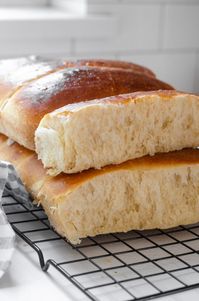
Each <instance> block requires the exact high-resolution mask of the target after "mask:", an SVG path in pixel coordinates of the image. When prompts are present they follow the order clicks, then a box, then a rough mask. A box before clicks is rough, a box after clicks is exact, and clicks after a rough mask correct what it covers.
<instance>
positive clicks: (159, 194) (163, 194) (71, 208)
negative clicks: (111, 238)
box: [0, 135, 199, 243]
mask: <svg viewBox="0 0 199 301" xmlns="http://www.w3.org/2000/svg"><path fill="white" fill-rule="evenodd" d="M0 159H1V160H7V161H9V162H11V163H13V164H14V166H15V168H16V169H17V171H18V173H19V175H20V177H21V179H22V181H23V183H24V184H25V186H26V188H27V189H28V191H29V192H30V193H31V194H32V196H33V198H34V199H35V200H36V201H37V202H38V203H41V205H42V206H43V208H44V210H45V212H46V213H47V215H48V217H49V220H50V222H51V224H52V225H53V227H54V228H55V229H56V231H57V232H58V233H60V234H61V235H62V236H64V237H66V238H67V239H68V240H70V241H71V242H72V243H79V242H80V239H81V238H83V237H87V236H94V235H97V234H103V233H110V232H126V231H129V230H132V229H152V228H169V227H175V226H178V225H181V224H189V223H195V222H198V221H199V150H198V149H185V150H181V151H177V152H171V153H166V154H157V155H155V156H153V157H149V156H146V157H143V158H139V159H135V160H131V161H128V162H125V163H122V164H120V165H114V166H107V167H104V168H102V169H101V170H88V171H84V172H82V173H79V174H71V175H66V174H60V175H58V176H56V177H51V176H49V175H47V174H46V172H45V169H44V168H43V166H42V164H41V162H40V161H39V160H37V157H36V154H35V153H34V152H32V151H29V150H27V149H25V148H23V147H22V146H19V145H18V144H17V143H10V141H9V140H7V138H6V137H5V136H3V135H0Z"/></svg>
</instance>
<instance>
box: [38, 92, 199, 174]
mask: <svg viewBox="0 0 199 301" xmlns="http://www.w3.org/2000/svg"><path fill="white" fill-rule="evenodd" d="M65 110H67V107H65ZM63 111H64V109H63ZM55 112H56V111H55ZM48 116H49V115H47V116H46V117H44V119H43V120H42V121H41V123H40V126H39V128H38V129H37V131H36V150H37V152H38V154H39V157H40V158H41V159H42V161H43V163H44V166H45V167H47V168H50V172H51V174H56V173H59V172H60V171H64V172H66V173H74V172H78V171H82V170H84V169H88V168H90V167H94V168H100V167H102V166H105V165H108V164H118V163H121V162H124V161H126V160H129V159H133V158H137V157H141V156H144V155H146V154H150V155H154V154H155V153H157V152H168V151H172V150H180V149H182V148H185V147H195V146H198V145H199V118H198V116H199V101H198V98H197V97H194V96H190V95H189V99H187V97H186V95H185V96H184V95H182V96H180V95H179V96H175V97H173V98H172V100H167V99H163V100H162V99H161V98H160V97H159V96H155V97H148V98H147V97H145V98H143V99H142V98H140V99H139V100H138V101H137V102H136V103H134V102H131V101H129V102H126V103H125V104H116V103H96V104H95V103H93V104H92V103H91V104H89V103H87V104H85V106H80V108H79V109H77V108H76V109H75V110H74V112H72V113H70V114H68V115H67V114H65V116H64V115H62V114H60V113H58V114H56V113H53V114H52V115H51V114H50V118H49V117H48ZM60 128H61V129H60ZM52 129H53V130H54V131H55V132H56V133H55V132H54V134H53V136H54V137H55V136H56V138H55V139H52ZM55 143H57V145H55ZM60 152H61V153H62V154H63V155H61V156H60V155H59V153H60Z"/></svg>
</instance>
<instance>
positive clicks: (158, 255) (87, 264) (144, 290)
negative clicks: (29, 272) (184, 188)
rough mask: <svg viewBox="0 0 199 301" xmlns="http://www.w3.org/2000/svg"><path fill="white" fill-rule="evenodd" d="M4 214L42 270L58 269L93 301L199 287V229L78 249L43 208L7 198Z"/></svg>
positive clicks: (110, 238) (90, 241)
mask: <svg viewBox="0 0 199 301" xmlns="http://www.w3.org/2000/svg"><path fill="white" fill-rule="evenodd" d="M4 210H5V212H6V213H7V216H8V219H9V221H10V223H11V225H12V227H13V229H14V231H15V232H16V233H17V234H18V235H19V236H20V237H21V238H22V239H23V240H24V241H25V242H26V243H27V244H28V245H30V246H31V247H32V248H33V249H34V250H35V251H36V252H37V254H38V258H39V263H40V266H41V268H42V270H43V271H47V270H48V268H49V266H50V265H52V266H53V267H54V268H56V269H57V270H58V271H59V272H60V273H62V274H63V275H64V276H65V277H66V278H67V279H68V280H69V281H71V282H72V283H73V284H74V285H75V286H76V287H78V288H79V289H80V290H81V291H82V292H83V293H84V294H85V295H86V296H87V297H88V298H89V299H91V300H104V296H106V300H107V298H109V297H110V300H111V298H115V299H116V300H149V299H153V298H157V297H160V296H165V295H169V294H173V293H178V292H181V291H185V290H188V289H192V288H196V287H199V254H198V250H199V224H195V225H189V226H185V227H183V226H180V227H178V228H175V229H174V228H173V229H169V230H153V231H131V232H128V233H122V234H121V233H116V234H110V235H101V236H97V237H94V238H87V239H84V240H83V242H82V243H81V244H80V245H78V246H73V245H71V244H70V243H69V242H67V241H66V240H65V239H63V238H62V237H60V236H59V235H58V234H57V233H56V232H55V231H54V230H53V229H52V228H51V227H50V225H49V222H48V219H47V216H46V215H45V213H44V211H43V210H42V208H41V207H36V206H35V207H32V208H29V206H28V205H26V204H21V203H19V202H18V201H17V200H16V199H15V198H13V197H11V196H4ZM107 296H108V297H107Z"/></svg>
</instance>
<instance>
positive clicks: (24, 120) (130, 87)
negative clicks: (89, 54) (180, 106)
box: [1, 67, 172, 149]
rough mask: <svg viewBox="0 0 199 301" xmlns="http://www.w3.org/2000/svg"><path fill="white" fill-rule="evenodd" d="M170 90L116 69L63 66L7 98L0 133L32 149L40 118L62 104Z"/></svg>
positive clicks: (157, 83) (149, 79)
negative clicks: (137, 92)
mask: <svg viewBox="0 0 199 301" xmlns="http://www.w3.org/2000/svg"><path fill="white" fill-rule="evenodd" d="M159 89H165V90H168V89H170V90H171V89H172V87H171V86H170V85H168V84H166V83H163V82H161V81H159V80H158V79H156V78H153V77H148V76H144V75H143V74H141V73H135V72H132V71H129V70H124V69H118V68H94V67H80V68H72V69H70V68H66V69H62V70H58V71H56V72H53V73H50V74H48V75H46V76H44V77H41V78H39V79H36V80H34V81H32V82H31V83H29V84H27V85H26V86H24V87H22V88H21V89H20V90H19V91H18V92H16V93H15V94H14V95H13V97H11V98H10V99H9V100H8V101H7V102H6V104H4V107H3V109H2V112H1V132H2V133H4V134H5V135H7V136H9V137H10V138H12V139H15V141H17V142H19V143H20V144H22V145H24V146H26V147H27V148H30V149H34V133H35V130H36V128H37V127H38V125H39V122H40V120H41V119H42V117H43V116H44V115H45V114H47V113H49V112H51V111H53V110H55V109H57V108H60V107H62V106H64V105H67V104H71V103H78V102H80V101H87V100H91V99H95V98H102V97H106V96H112V95H117V94H122V93H128V92H134V91H150V90H159Z"/></svg>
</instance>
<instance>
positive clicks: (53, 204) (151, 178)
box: [0, 57, 199, 243]
mask: <svg viewBox="0 0 199 301" xmlns="http://www.w3.org/2000/svg"><path fill="white" fill-rule="evenodd" d="M127 93H128V94H127ZM198 116H199V97H198V96H196V95H193V94H187V93H183V92H177V91H175V90H174V89H173V88H172V87H171V86H170V85H168V84H166V83H163V82H162V81H160V80H158V79H157V78H156V76H155V74H154V73H153V72H152V71H150V70H149V69H147V68H145V67H142V66H138V65H135V64H133V63H127V62H117V61H106V60H79V61H73V62H69V61H64V60H62V61H51V60H43V59H40V58H37V57H29V58H19V59H11V60H4V61H1V62H0V133H1V135H0V142H1V143H0V159H2V160H7V161H10V162H11V163H13V164H14V166H15V167H16V169H17V171H18V173H19V175H20V177H21V179H22V181H23V183H24V184H25V186H26V188H27V189H28V191H29V192H30V193H31V195H32V197H33V199H34V200H35V201H36V202H38V203H41V205H42V206H43V208H44V209H45V211H46V213H47V215H48V217H49V219H50V222H51V224H52V225H53V226H54V228H55V229H56V231H57V232H58V233H60V234H61V235H63V236H65V237H66V238H67V239H69V240H70V241H71V242H73V243H78V242H79V241H80V239H81V238H83V237H87V236H93V235H97V234H102V233H109V232H119V231H128V230H131V229H151V228H168V227H173V226H177V225H180V224H188V223H194V222H197V221H199V150H197V149H193V148H194V147H197V146H198V145H199V118H198ZM38 159H41V160H38Z"/></svg>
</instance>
